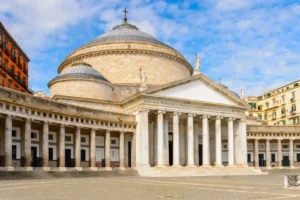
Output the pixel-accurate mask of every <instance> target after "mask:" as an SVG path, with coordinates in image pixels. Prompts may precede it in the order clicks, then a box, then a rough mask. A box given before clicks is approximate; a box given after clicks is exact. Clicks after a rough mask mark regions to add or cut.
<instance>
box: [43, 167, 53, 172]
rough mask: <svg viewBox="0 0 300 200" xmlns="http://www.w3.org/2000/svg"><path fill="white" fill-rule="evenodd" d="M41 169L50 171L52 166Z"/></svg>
mask: <svg viewBox="0 0 300 200" xmlns="http://www.w3.org/2000/svg"><path fill="white" fill-rule="evenodd" d="M41 169H42V170H43V171H45V172H49V171H50V170H51V168H50V167H42V168H41Z"/></svg>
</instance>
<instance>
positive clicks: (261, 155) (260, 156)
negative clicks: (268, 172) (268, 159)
mask: <svg viewBox="0 0 300 200" xmlns="http://www.w3.org/2000/svg"><path fill="white" fill-rule="evenodd" d="M258 160H259V166H260V167H263V166H265V160H264V154H261V153H260V154H258Z"/></svg>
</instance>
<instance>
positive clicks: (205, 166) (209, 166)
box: [201, 165, 211, 168]
mask: <svg viewBox="0 0 300 200" xmlns="http://www.w3.org/2000/svg"><path fill="white" fill-rule="evenodd" d="M201 167H203V168H211V165H201Z"/></svg>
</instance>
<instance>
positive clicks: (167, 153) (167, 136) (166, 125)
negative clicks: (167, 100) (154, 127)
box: [163, 115, 170, 166]
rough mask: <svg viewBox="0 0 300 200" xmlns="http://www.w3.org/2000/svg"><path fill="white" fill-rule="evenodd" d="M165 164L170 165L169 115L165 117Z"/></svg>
mask: <svg viewBox="0 0 300 200" xmlns="http://www.w3.org/2000/svg"><path fill="white" fill-rule="evenodd" d="M163 141H164V164H165V165H166V166H169V165H170V163H169V116H167V115H165V117H164V140H163Z"/></svg>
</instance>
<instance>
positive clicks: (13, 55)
mask: <svg viewBox="0 0 300 200" xmlns="http://www.w3.org/2000/svg"><path fill="white" fill-rule="evenodd" d="M29 61H30V60H29V58H28V56H27V55H26V54H25V52H24V51H23V50H22V49H21V47H20V46H19V45H18V43H17V42H16V41H15V40H14V38H13V37H12V36H11V35H10V33H9V32H8V31H7V30H6V29H5V27H4V25H3V24H2V23H1V22H0V85H1V86H4V87H7V88H11V89H13V90H16V91H20V92H25V93H29V94H31V91H30V90H29V88H28V63H29Z"/></svg>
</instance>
